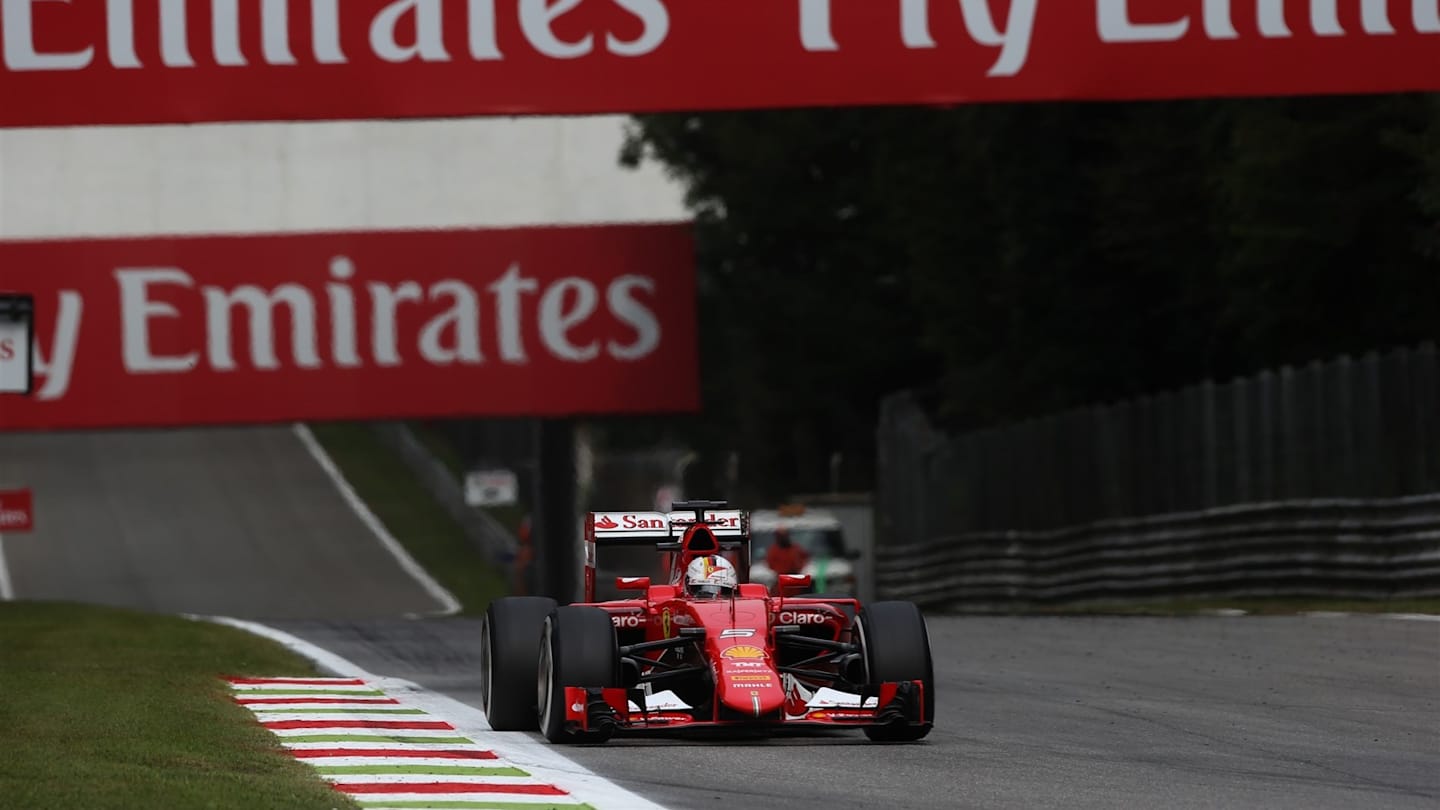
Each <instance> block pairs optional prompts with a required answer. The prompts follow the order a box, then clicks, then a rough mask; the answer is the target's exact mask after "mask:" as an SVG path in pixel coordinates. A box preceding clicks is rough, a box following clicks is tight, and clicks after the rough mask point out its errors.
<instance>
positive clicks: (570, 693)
mask: <svg viewBox="0 0 1440 810" xmlns="http://www.w3.org/2000/svg"><path fill="white" fill-rule="evenodd" d="M867 692H868V694H869V695H870V697H869V698H868V699H867V698H864V697H861V699H860V700H859V701H858V702H855V703H839V702H834V701H832V702H830V705H823V706H807V707H806V708H804V709H803V713H800V714H792V713H790V711H789V710H786V711H782V712H780V713H778V714H776V715H772V716H770V717H768V718H763V719H761V720H755V719H751V718H741V719H728V718H722V717H720V716H719V715H718V710H717V714H713V715H710V716H703V717H702V716H697V715H696V713H695V712H692V711H684V710H678V709H675V708H665V707H660V708H650V707H649V704H650V701H648V700H647V699H646V695H645V693H644V692H643V691H642V690H639V689H623V688H618V687H617V688H603V689H599V688H588V687H583V686H567V687H566V688H565V706H566V710H565V720H566V726H567V727H568V729H569V730H571V731H627V730H630V731H638V730H648V731H654V730H660V729H682V728H715V727H745V728H755V727H757V726H759V727H764V726H771V727H791V726H814V727H830V728H834V727H849V728H863V727H866V726H890V725H897V724H899V725H917V726H918V725H925V724H928V723H931V722H933V720H934V718H930V717H926V716H925V708H924V707H925V685H924V683H923V682H922V681H918V680H917V681H889V682H886V683H881V684H878V685H877V686H875V687H874V688H872V689H871V690H867Z"/></svg>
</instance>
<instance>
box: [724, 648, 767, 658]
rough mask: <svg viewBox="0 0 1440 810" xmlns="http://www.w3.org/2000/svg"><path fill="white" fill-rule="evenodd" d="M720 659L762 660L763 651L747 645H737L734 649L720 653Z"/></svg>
mask: <svg viewBox="0 0 1440 810" xmlns="http://www.w3.org/2000/svg"><path fill="white" fill-rule="evenodd" d="M720 657H721V658H749V659H756V658H764V657H765V651H764V650H762V649H760V648H759V647H754V646H751V645H749V644H737V645H735V646H734V647H730V648H728V649H726V650H725V652H722V653H720Z"/></svg>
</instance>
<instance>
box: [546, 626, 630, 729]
mask: <svg viewBox="0 0 1440 810" xmlns="http://www.w3.org/2000/svg"><path fill="white" fill-rule="evenodd" d="M536 675H538V678H536V677H535V676H536ZM531 684H532V686H531V689H532V692H533V693H534V694H535V696H536V700H537V702H538V703H539V706H540V732H541V733H542V734H544V735H545V739H547V740H549V741H550V742H552V743H562V744H564V743H599V742H604V741H605V740H607V739H609V738H610V735H611V734H613V733H614V729H613V728H609V727H607V728H603V729H598V730H591V731H572V730H570V729H568V728H566V725H565V715H566V711H565V710H566V705H565V687H567V686H584V687H586V688H597V689H603V688H609V687H617V686H620V685H621V682H620V648H619V646H617V644H616V641H615V625H614V624H613V623H612V622H611V620H610V614H609V613H606V612H605V611H604V610H601V609H600V608H594V607H570V606H567V607H557V608H555V610H554V611H552V612H551V613H550V615H549V616H547V617H546V618H545V622H544V627H543V628H542V629H541V631H540V660H539V662H538V665H537V666H536V668H535V669H534V670H532V675H531Z"/></svg>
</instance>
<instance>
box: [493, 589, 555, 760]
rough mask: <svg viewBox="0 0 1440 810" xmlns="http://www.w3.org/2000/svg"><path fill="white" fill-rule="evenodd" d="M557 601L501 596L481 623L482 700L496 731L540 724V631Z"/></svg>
mask: <svg viewBox="0 0 1440 810" xmlns="http://www.w3.org/2000/svg"><path fill="white" fill-rule="evenodd" d="M554 609H555V600H554V599H547V598H545V597H542V596H509V597H505V598H503V599H496V600H494V601H493V602H491V603H490V607H489V608H487V609H486V610H485V621H484V622H483V623H482V624H481V625H480V699H481V706H482V708H484V710H485V718H486V719H487V720H489V721H490V727H491V728H493V729H495V730H496V731H534V730H535V729H536V728H538V727H539V720H538V718H539V716H540V714H539V706H538V705H537V703H536V700H535V667H536V665H537V663H538V661H539V659H540V631H541V629H542V628H543V626H544V624H545V617H546V616H548V615H550V611H552V610H554Z"/></svg>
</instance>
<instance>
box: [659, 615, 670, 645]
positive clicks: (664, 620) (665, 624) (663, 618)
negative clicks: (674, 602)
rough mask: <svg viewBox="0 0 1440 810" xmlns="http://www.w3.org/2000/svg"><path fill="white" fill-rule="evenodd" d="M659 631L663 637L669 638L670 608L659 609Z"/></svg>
mask: <svg viewBox="0 0 1440 810" xmlns="http://www.w3.org/2000/svg"><path fill="white" fill-rule="evenodd" d="M660 631H661V632H662V633H664V636H663V637H664V638H670V608H665V609H664V610H662V611H660Z"/></svg>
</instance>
